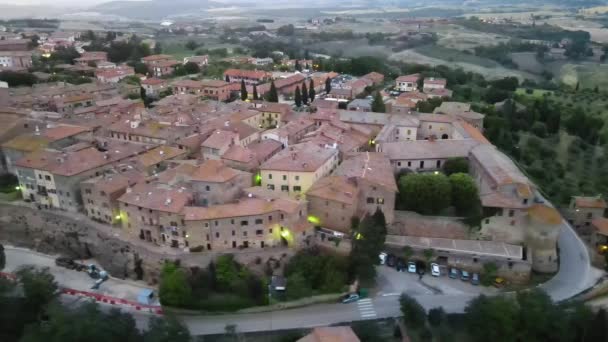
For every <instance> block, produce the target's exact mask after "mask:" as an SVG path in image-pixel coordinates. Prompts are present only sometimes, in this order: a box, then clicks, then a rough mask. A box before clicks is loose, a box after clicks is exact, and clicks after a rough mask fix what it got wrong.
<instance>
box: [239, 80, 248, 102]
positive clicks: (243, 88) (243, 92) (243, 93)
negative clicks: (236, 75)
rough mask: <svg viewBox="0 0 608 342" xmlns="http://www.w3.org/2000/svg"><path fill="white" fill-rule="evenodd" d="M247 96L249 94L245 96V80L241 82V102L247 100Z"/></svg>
mask: <svg viewBox="0 0 608 342" xmlns="http://www.w3.org/2000/svg"><path fill="white" fill-rule="evenodd" d="M248 96H249V94H247V86H245V80H241V100H242V101H245V100H247V97H248Z"/></svg>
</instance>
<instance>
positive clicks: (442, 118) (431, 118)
mask: <svg viewBox="0 0 608 342" xmlns="http://www.w3.org/2000/svg"><path fill="white" fill-rule="evenodd" d="M417 116H418V118H419V119H420V121H425V122H445V123H452V122H454V120H455V119H454V118H453V117H451V116H449V115H445V114H428V113H419V114H417Z"/></svg>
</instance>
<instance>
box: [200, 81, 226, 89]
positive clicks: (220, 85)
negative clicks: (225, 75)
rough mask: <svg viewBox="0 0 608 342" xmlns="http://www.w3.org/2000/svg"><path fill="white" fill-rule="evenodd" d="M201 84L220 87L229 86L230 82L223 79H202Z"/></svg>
mask: <svg viewBox="0 0 608 342" xmlns="http://www.w3.org/2000/svg"><path fill="white" fill-rule="evenodd" d="M201 85H202V86H203V87H210V88H220V87H226V86H229V85H230V83H227V82H226V81H221V80H202V81H201Z"/></svg>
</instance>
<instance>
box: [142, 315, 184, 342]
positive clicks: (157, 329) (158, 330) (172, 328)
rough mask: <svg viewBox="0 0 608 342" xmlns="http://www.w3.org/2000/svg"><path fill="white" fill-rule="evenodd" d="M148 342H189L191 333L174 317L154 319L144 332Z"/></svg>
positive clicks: (145, 339) (151, 319) (144, 337)
mask: <svg viewBox="0 0 608 342" xmlns="http://www.w3.org/2000/svg"><path fill="white" fill-rule="evenodd" d="M143 339H144V341H146V342H189V341H190V340H191V336H190V331H188V328H186V327H185V326H184V325H183V324H182V323H181V322H180V321H178V320H177V319H176V318H175V317H174V316H165V317H162V318H161V317H154V316H153V317H152V318H150V322H149V324H148V330H147V331H145V332H144V334H143Z"/></svg>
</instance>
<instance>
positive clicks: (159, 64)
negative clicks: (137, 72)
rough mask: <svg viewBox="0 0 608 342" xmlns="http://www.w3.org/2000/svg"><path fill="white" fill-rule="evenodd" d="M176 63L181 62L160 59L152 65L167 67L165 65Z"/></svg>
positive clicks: (169, 65)
mask: <svg viewBox="0 0 608 342" xmlns="http://www.w3.org/2000/svg"><path fill="white" fill-rule="evenodd" d="M178 64H181V63H180V62H178V61H176V60H166V61H165V60H162V61H159V62H156V63H155V64H154V65H153V67H155V68H156V67H160V68H167V67H172V66H176V65H178Z"/></svg>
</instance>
